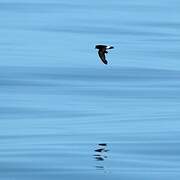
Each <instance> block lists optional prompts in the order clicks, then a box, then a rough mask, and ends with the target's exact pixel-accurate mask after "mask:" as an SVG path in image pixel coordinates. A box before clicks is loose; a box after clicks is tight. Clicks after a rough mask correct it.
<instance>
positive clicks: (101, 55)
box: [98, 50, 108, 64]
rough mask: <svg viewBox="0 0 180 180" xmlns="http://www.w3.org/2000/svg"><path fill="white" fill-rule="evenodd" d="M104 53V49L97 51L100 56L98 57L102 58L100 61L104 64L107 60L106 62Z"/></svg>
mask: <svg viewBox="0 0 180 180" xmlns="http://www.w3.org/2000/svg"><path fill="white" fill-rule="evenodd" d="M105 53H106V51H104V50H99V51H98V54H99V57H100V59H101V60H102V62H103V63H104V64H107V63H108V62H107V60H106V56H105Z"/></svg>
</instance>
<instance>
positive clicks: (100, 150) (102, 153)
mask: <svg viewBox="0 0 180 180" xmlns="http://www.w3.org/2000/svg"><path fill="white" fill-rule="evenodd" d="M94 151H95V152H96V153H95V154H94V158H95V160H96V161H99V162H102V161H104V160H105V159H106V158H107V157H108V156H107V152H108V151H109V149H108V147H107V144H106V143H99V144H98V147H97V148H96V149H95V150H94ZM95 167H96V169H97V170H105V168H104V164H102V163H101V164H98V165H96V166H95Z"/></svg>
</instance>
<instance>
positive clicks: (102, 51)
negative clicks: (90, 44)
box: [95, 45, 114, 64]
mask: <svg viewBox="0 0 180 180" xmlns="http://www.w3.org/2000/svg"><path fill="white" fill-rule="evenodd" d="M95 48H96V49H99V51H98V54H99V57H100V59H101V60H102V62H103V63H104V64H107V63H108V62H107V60H106V56H105V54H106V53H108V52H107V50H108V49H113V48H114V47H113V46H106V45H96V47H95Z"/></svg>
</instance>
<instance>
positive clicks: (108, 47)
mask: <svg viewBox="0 0 180 180" xmlns="http://www.w3.org/2000/svg"><path fill="white" fill-rule="evenodd" d="M113 48H114V47H113V46H107V47H106V49H113Z"/></svg>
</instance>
